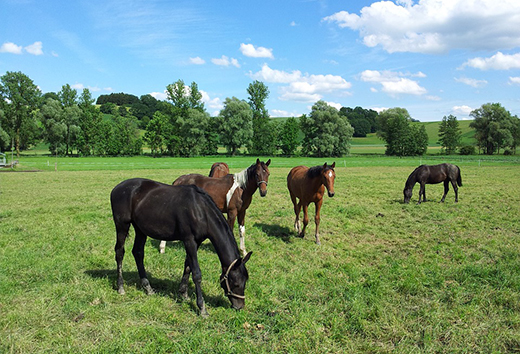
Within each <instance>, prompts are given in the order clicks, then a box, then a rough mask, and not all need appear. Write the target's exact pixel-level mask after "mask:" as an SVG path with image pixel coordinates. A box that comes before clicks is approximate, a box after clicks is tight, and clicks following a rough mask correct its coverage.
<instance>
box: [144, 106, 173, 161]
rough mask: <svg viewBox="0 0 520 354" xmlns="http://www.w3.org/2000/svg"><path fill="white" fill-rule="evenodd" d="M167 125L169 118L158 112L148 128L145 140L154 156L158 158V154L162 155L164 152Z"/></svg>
mask: <svg viewBox="0 0 520 354" xmlns="http://www.w3.org/2000/svg"><path fill="white" fill-rule="evenodd" d="M167 124H168V117H167V116H166V115H164V114H163V113H161V112H159V111H157V112H155V113H154V115H153V118H152V119H151V120H150V122H149V123H148V125H147V126H146V133H145V134H144V140H145V141H146V142H147V143H148V146H149V147H150V149H151V150H152V155H153V156H157V155H158V154H161V155H162V154H163V152H164V135H165V129H166V125H167Z"/></svg>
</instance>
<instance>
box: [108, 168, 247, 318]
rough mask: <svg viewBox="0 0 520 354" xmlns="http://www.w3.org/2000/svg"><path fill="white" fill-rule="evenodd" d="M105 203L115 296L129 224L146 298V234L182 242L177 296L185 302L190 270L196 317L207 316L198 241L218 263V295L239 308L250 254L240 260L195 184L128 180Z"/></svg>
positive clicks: (148, 288) (216, 214)
mask: <svg viewBox="0 0 520 354" xmlns="http://www.w3.org/2000/svg"><path fill="white" fill-rule="evenodd" d="M110 202H111V204H112V215H113V218H114V223H115V226H116V233H117V241H116V246H115V253H116V262H117V289H118V292H119V293H120V294H124V293H125V291H124V289H123V268H122V267H123V257H124V254H125V248H124V246H125V240H126V238H127V236H128V230H129V228H130V225H133V226H134V230H135V240H134V246H133V248H132V254H133V255H134V258H135V263H136V265H137V270H138V272H139V277H140V278H141V285H142V286H143V288H144V289H145V290H146V292H147V293H148V294H153V289H152V287H151V286H150V282H149V281H148V279H147V276H146V271H145V269H144V263H143V260H144V245H145V242H146V238H147V237H148V236H149V237H152V238H154V239H157V240H166V241H174V240H179V241H182V242H183V243H184V248H185V249H186V260H185V261H184V273H183V275H182V279H181V284H180V287H179V292H180V294H181V295H182V296H183V297H184V298H185V299H187V298H188V279H189V276H190V272H191V273H192V278H193V282H194V283H195V291H196V294H197V306H198V307H199V310H200V314H201V315H202V316H203V317H207V316H208V312H207V310H206V306H205V304H204V298H203V297H202V289H201V280H202V275H201V271H200V267H199V262H198V260H197V250H198V248H199V246H200V244H201V243H202V241H204V240H205V239H209V240H210V241H211V243H212V244H213V247H214V248H215V251H216V252H217V255H218V258H219V260H220V264H221V265H222V274H221V275H220V284H221V286H222V288H223V289H224V292H225V293H226V295H227V297H228V298H229V300H230V301H231V305H232V307H233V308H235V309H241V308H243V307H244V305H245V296H244V290H245V286H246V282H247V280H248V273H247V269H246V267H245V263H246V262H247V261H248V260H249V257H250V256H251V252H250V253H248V254H247V255H246V256H245V257H244V258H241V257H240V253H239V251H238V247H237V243H236V241H235V238H234V237H233V233H232V232H231V230H230V229H229V226H228V225H227V223H226V220H225V219H224V217H223V216H222V214H221V212H220V211H219V210H218V209H217V207H216V206H215V203H214V202H213V200H212V199H211V198H210V197H209V196H208V195H207V194H206V193H205V192H204V191H203V190H202V189H200V188H198V187H196V186H170V185H167V184H163V183H159V182H156V181H152V180H149V179H142V178H134V179H129V180H126V181H123V182H121V183H119V184H118V185H117V186H116V187H115V188H114V189H113V190H112V193H111V194H110ZM181 205H182V207H180V206H181Z"/></svg>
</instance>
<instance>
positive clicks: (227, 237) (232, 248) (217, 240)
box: [209, 227, 240, 268]
mask: <svg viewBox="0 0 520 354" xmlns="http://www.w3.org/2000/svg"><path fill="white" fill-rule="evenodd" d="M228 231H229V230H228V228H227V227H226V228H219V227H216V228H215V232H213V235H211V236H210V238H209V239H210V241H211V243H212V244H213V248H215V252H216V253H217V256H218V259H219V260H220V264H221V265H222V267H223V268H224V267H229V265H230V264H231V263H232V262H233V261H234V260H235V259H238V258H240V252H239V251H238V246H237V243H236V241H235V237H234V236H233V234H232V233H231V231H229V234H228Z"/></svg>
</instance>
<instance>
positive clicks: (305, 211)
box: [300, 201, 309, 238]
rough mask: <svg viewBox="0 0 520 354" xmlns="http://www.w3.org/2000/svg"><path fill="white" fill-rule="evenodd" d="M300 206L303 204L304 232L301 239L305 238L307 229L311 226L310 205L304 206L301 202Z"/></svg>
mask: <svg viewBox="0 0 520 354" xmlns="http://www.w3.org/2000/svg"><path fill="white" fill-rule="evenodd" d="M300 204H302V207H303V228H302V232H301V233H300V237H302V238H303V237H305V229H306V228H307V225H308V224H309V204H306V203H305V204H303V203H302V202H301V201H300Z"/></svg>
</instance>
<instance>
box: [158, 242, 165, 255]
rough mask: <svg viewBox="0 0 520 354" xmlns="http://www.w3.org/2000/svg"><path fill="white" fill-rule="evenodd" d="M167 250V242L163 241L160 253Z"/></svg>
mask: <svg viewBox="0 0 520 354" xmlns="http://www.w3.org/2000/svg"><path fill="white" fill-rule="evenodd" d="M165 250H166V241H161V244H160V245H159V253H164V251H165Z"/></svg>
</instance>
